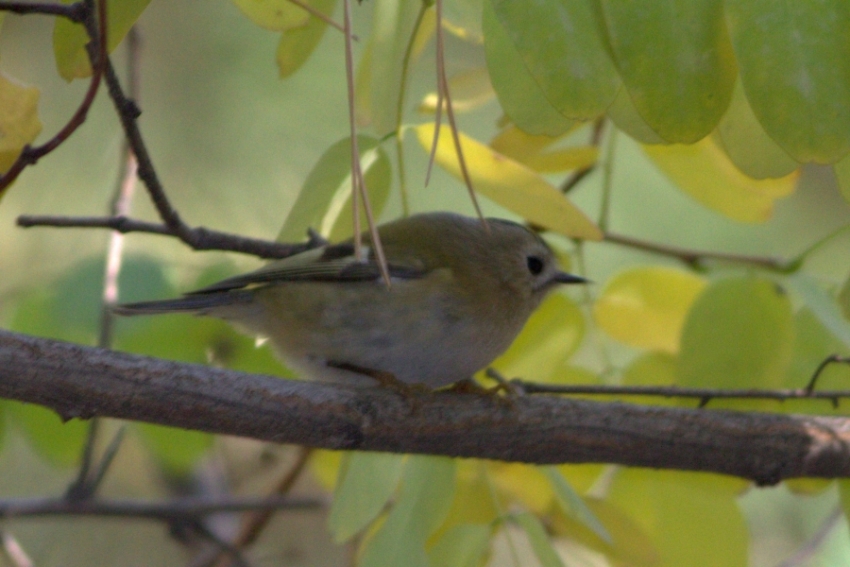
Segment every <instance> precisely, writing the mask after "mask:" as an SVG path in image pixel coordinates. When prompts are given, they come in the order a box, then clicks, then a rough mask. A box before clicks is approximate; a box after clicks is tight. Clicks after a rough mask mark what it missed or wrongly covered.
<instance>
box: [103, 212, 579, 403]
mask: <svg viewBox="0 0 850 567" xmlns="http://www.w3.org/2000/svg"><path fill="white" fill-rule="evenodd" d="M379 233H380V239H381V243H382V244H383V248H384V253H385V255H386V259H387V264H388V268H389V275H390V280H391V285H390V286H389V287H387V286H386V284H385V282H384V281H383V279H382V277H381V271H380V268H379V266H378V263H377V260H376V258H375V255H374V253H373V250H372V248H371V247H370V243H371V240H370V238H369V235H368V233H364V234H363V242H364V248H363V251H362V252H363V253H362V257H363V259H362V260H359V261H358V260H357V259H356V258H355V255H354V244H353V241H347V242H344V243H341V244H335V245H326V246H322V247H319V248H315V249H312V250H309V251H307V252H303V253H301V254H297V255H294V256H291V257H289V258H285V259H283V260H278V261H274V262H271V263H269V264H267V265H266V266H264V267H263V268H260V269H259V270H256V271H254V272H250V273H247V274H244V275H240V276H235V277H232V278H228V279H226V280H223V281H220V282H218V283H216V284H213V285H211V286H208V287H205V288H203V289H199V290H197V291H193V292H190V293H188V294H186V295H185V296H183V297H182V298H179V299H169V300H164V301H150V302H143V303H132V304H126V305H121V306H118V307H117V308H116V309H115V310H116V312H118V313H120V314H123V315H145V314H158V313H194V314H197V315H210V316H213V317H218V318H221V319H225V320H227V321H230V322H232V323H234V324H236V325H237V326H239V327H241V328H243V329H244V330H246V331H248V332H249V333H252V334H256V335H259V336H262V337H266V338H268V339H269V341H270V343H271V344H272V345H273V347H274V349H275V350H276V351H277V353H278V354H279V355H280V356H281V357H282V358H283V360H284V361H285V362H286V363H287V364H288V365H289V366H290V367H291V368H293V369H294V370H298V371H300V372H303V373H304V374H305V375H307V376H308V377H311V378H314V379H318V380H326V381H327V380H330V381H337V382H340V381H347V382H351V381H355V382H360V383H364V382H365V383H374V380H371V379H378V380H380V381H383V380H382V377H383V378H387V377H389V378H391V379H395V380H398V381H401V382H403V383H405V384H423V385H426V386H428V387H432V388H438V387H441V386H446V385H448V384H452V383H455V382H458V381H461V380H464V379H468V378H470V377H471V376H472V375H473V374H474V373H475V372H476V371H478V370H480V369H482V368H484V367H485V366H487V365H488V364H489V363H490V362H492V361H493V360H494V359H495V358H496V357H497V356H499V355H500V354H501V353H502V352H504V351H505V350H506V349H507V348H508V346H510V344H511V342H513V340H514V338H515V337H516V336H517V334H518V333H519V332H520V330H521V329H522V327H523V325H524V324H525V322H526V321H527V320H528V317H529V316H530V315H531V313H532V312H533V311H534V309H535V308H536V307H537V306H538V305H539V304H540V302H541V301H542V300H543V298H544V297H545V296H546V294H547V293H549V292H550V291H551V290H553V289H554V288H555V287H557V286H558V285H559V284H571V283H583V282H585V281H586V280H584V279H583V278H580V277H578V276H574V275H570V274H567V273H565V272H562V271H560V270H559V269H558V266H557V265H556V262H555V258H554V255H553V253H552V250H551V248H549V246H548V245H547V244H546V243H545V242H544V241H543V240H542V239H541V238H540V236H538V235H537V234H536V233H534V232H532V231H530V230H528V229H527V228H525V227H523V226H521V225H519V224H516V223H513V222H510V221H506V220H500V219H488V220H487V225H486V226H485V224H484V223H483V222H482V221H481V220H479V219H474V218H468V217H464V216H461V215H457V214H453V213H445V212H435V213H425V214H419V215H415V216H411V217H409V218H405V219H401V220H397V221H395V222H391V223H388V224H385V225H382V226H381V227H380V228H379ZM370 378H371V379H370Z"/></svg>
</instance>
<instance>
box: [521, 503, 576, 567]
mask: <svg viewBox="0 0 850 567" xmlns="http://www.w3.org/2000/svg"><path fill="white" fill-rule="evenodd" d="M514 520H515V521H516V523H517V524H519V525H520V527H521V528H522V529H523V530H524V531H525V534H526V535H527V536H528V541H529V542H530V543H531V548H532V549H533V550H534V555H536V556H537V559H538V560H539V561H540V564H541V565H542V566H543V567H564V562H563V561H561V557H560V556H559V555H558V553H557V552H556V551H555V549H554V548H553V547H552V542H551V541H550V540H549V534H547V533H546V529H545V528H544V527H543V524H542V523H541V522H540V520H539V519H538V518H537V516H535V515H534V514H530V513H529V512H520V513H519V514H516V515H515V516H514Z"/></svg>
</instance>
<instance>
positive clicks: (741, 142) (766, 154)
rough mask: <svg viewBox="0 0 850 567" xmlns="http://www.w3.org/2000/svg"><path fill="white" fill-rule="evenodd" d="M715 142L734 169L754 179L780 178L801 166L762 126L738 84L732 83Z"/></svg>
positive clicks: (739, 82)
mask: <svg viewBox="0 0 850 567" xmlns="http://www.w3.org/2000/svg"><path fill="white" fill-rule="evenodd" d="M715 141H717V142H718V145H719V146H720V147H721V148H723V151H725V152H726V155H727V156H729V159H731V160H732V163H734V164H735V167H737V168H738V169H740V170H741V172H742V173H744V175H747V176H748V177H752V178H754V179H766V178H768V177H774V178H775V177H783V176H785V175H788V174H789V173H791V172H793V171H794V170H795V169H797V168H798V167H800V164H799V163H797V162H796V161H794V160H793V159H791V156H789V155H788V153H787V152H786V151H785V150H783V149H782V148H780V147H779V146H778V145H776V142H774V141H773V140H772V139H771V138H770V136H768V135H767V133H766V132H765V131H764V128H762V127H761V124H759V121H758V119H757V118H756V115H755V114H754V113H753V109H752V108H751V107H750V103H749V102H748V101H747V97H746V95H745V94H744V88H743V87H742V86H741V81H736V82H735V90H734V92H733V93H732V101H731V103H730V104H729V109H728V110H727V111H726V114H724V115H723V118H722V119H721V120H720V124H718V126H717V130H716V131H715Z"/></svg>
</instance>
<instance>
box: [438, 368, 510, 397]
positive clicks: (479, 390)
mask: <svg viewBox="0 0 850 567" xmlns="http://www.w3.org/2000/svg"><path fill="white" fill-rule="evenodd" d="M486 374H487V377H488V378H492V379H493V380H495V381H496V382H498V384H496V385H495V386H493V387H492V388H488V387H486V386H482V385H481V384H479V383H478V382H476V381H475V379H474V378H464V379H463V380H460V381H458V382H455V383H454V384H452V385H451V386H449V387H448V388H446V390H445V391H446V392H453V393H458V394H473V395H476V396H483V397H487V398H495V399H496V400H497V401H498V402H500V403H504V404H506V405H508V406H513V404H514V400H516V399H517V398H518V397H520V396H522V395H523V394H524V393H525V392H523V391H522V388H521V387H520V386H517V385H516V384H514V383H512V382H509V381H508V380H506V379H505V378H504V377H503V376H502V375H501V374H499V373H498V372H497V371H496V370H494V369H492V368H488V369H487V372H486ZM500 393H504V396H501V395H499V394H500Z"/></svg>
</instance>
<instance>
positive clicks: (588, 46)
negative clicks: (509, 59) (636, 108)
mask: <svg viewBox="0 0 850 567" xmlns="http://www.w3.org/2000/svg"><path fill="white" fill-rule="evenodd" d="M490 2H491V3H492V5H493V9H494V11H495V14H496V17H497V18H498V19H499V21H500V22H501V24H502V25H503V26H504V28H505V31H506V32H507V34H508V36H509V37H510V38H511V40H512V41H513V44H514V46H516V49H517V51H518V52H519V55H520V57H521V58H522V60H523V62H524V63H525V66H526V68H527V69H528V71H529V72H530V73H531V75H532V77H534V80H535V81H537V84H538V85H540V88H541V89H542V90H543V93H544V94H545V96H546V98H547V99H548V100H549V102H550V103H551V104H552V106H554V107H555V108H556V109H557V110H558V111H559V112H560V113H561V114H563V115H564V116H567V117H568V118H573V119H576V120H590V119H593V118H596V117H597V116H599V115H600V114H602V113H604V112H605V109H606V108H608V106H609V105H610V104H611V103H612V102H613V101H614V97H615V96H616V95H617V90H618V89H619V87H620V78H619V76H618V75H617V71H616V69H615V67H614V64H613V63H612V61H611V58H610V56H609V54H608V51H607V49H606V46H605V41H604V39H603V36H602V33H601V29H602V22H601V15H600V14H598V13H597V8H598V7H597V5H596V3H595V2H593V1H591V0H572V1H570V2H563V1H561V0H538V1H535V2H516V1H514V0H490ZM485 34H486V29H485ZM491 69H492V66H491Z"/></svg>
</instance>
